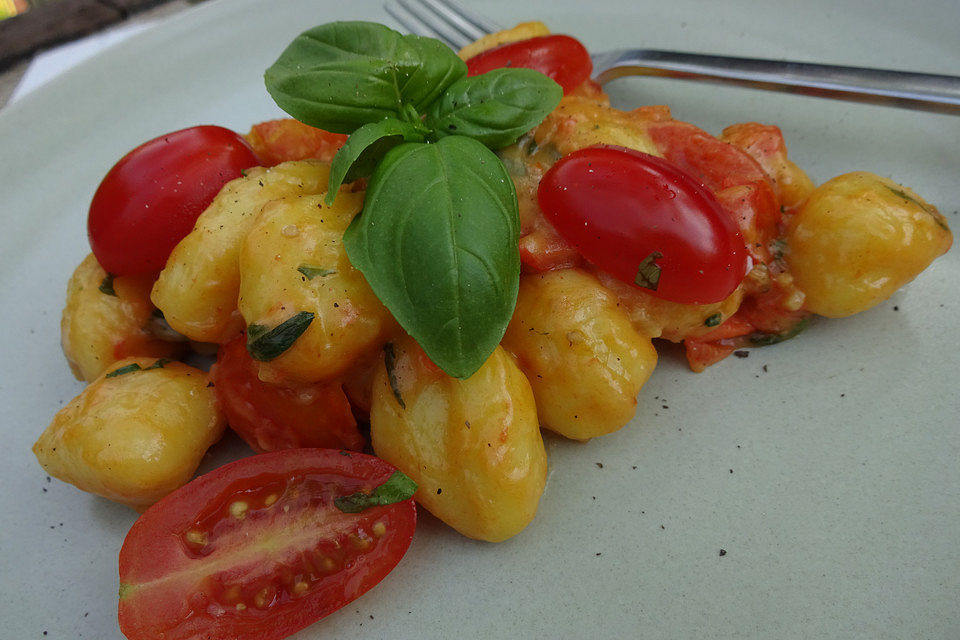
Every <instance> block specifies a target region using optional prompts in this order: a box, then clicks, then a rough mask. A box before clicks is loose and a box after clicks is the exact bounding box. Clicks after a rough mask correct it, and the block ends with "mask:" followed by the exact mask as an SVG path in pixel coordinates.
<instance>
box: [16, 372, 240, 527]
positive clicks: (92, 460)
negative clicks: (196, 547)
mask: <svg viewBox="0 0 960 640" xmlns="http://www.w3.org/2000/svg"><path fill="white" fill-rule="evenodd" d="M207 385H208V378H207V375H206V374H205V373H204V372H203V371H200V370H199V369H195V368H193V367H189V366H187V365H185V364H182V363H180V362H166V361H164V360H157V359H156V358H128V359H125V360H121V361H119V362H116V363H114V364H113V365H112V366H111V367H109V369H108V370H107V371H106V372H104V374H103V375H101V376H100V377H99V378H97V379H96V380H95V381H93V382H92V383H91V384H90V385H89V386H87V388H86V389H84V390H83V392H82V393H81V394H80V395H79V396H77V397H76V398H74V399H73V400H72V401H71V402H70V404H68V405H67V406H66V407H64V408H63V409H61V410H60V412H59V413H57V415H56V416H55V417H54V418H53V422H51V423H50V426H49V427H47V429H46V431H44V432H43V435H41V436H40V439H39V440H37V442H36V444H34V445H33V453H34V454H35V455H36V456H37V460H39V461H40V464H41V466H43V468H44V469H46V471H47V473H49V474H50V475H51V476H54V477H56V478H59V479H60V480H63V481H64V482H69V483H70V484H73V485H75V486H76V487H77V488H79V489H82V490H84V491H89V492H91V493H95V494H97V495H101V496H103V497H105V498H109V499H110V500H114V501H116V502H121V503H123V504H126V505H129V506H131V507H133V508H135V509H137V510H139V511H142V510H144V509H146V508H147V507H148V506H150V505H151V504H153V503H154V502H156V501H157V500H159V499H160V498H162V497H164V496H165V495H167V494H168V493H170V492H171V491H173V490H174V489H176V488H177V487H180V486H181V485H183V484H186V483H187V482H188V481H189V480H190V479H191V478H192V477H193V474H194V472H195V471H196V469H197V466H198V465H199V464H200V460H201V459H202V458H203V455H204V453H206V451H207V449H208V448H209V447H210V445H212V444H213V443H214V442H216V441H217V440H219V439H220V436H221V435H222V434H223V430H224V426H225V422H224V419H223V417H222V416H221V414H220V412H219V410H218V409H217V405H216V400H215V398H214V393H213V389H211V388H209V387H208V386H207Z"/></svg>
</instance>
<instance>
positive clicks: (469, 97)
mask: <svg viewBox="0 0 960 640" xmlns="http://www.w3.org/2000/svg"><path fill="white" fill-rule="evenodd" d="M562 97H563V89H562V88H561V87H560V85H559V84H557V83H556V82H554V81H553V80H551V79H550V78H548V77H547V76H545V75H543V74H542V73H540V72H539V71H534V70H532V69H521V68H512V69H496V70H494V71H490V72H488V73H484V74H483V75H479V76H473V77H470V78H463V79H461V80H458V81H457V82H455V83H454V84H453V85H451V86H450V88H449V89H447V90H446V92H445V93H444V94H443V95H442V96H441V97H440V99H439V100H437V101H436V102H435V103H433V105H432V106H431V107H430V109H429V110H428V111H427V114H426V119H425V120H424V123H425V124H426V125H427V126H428V127H430V128H431V129H433V130H434V131H435V132H436V135H437V136H447V135H464V136H470V137H471V138H474V139H475V140H479V141H480V142H482V143H483V144H485V145H487V146H488V147H490V148H491V149H500V148H501V147H506V146H507V145H511V144H513V143H514V142H516V141H517V140H518V139H519V138H520V136H522V135H523V134H525V133H526V132H527V131H529V130H530V129H532V128H533V127H535V126H537V125H538V124H540V123H541V122H542V121H543V119H544V118H545V117H547V114H549V113H550V112H551V111H553V110H554V108H556V106H557V105H558V104H559V103H560V99H561V98H562Z"/></svg>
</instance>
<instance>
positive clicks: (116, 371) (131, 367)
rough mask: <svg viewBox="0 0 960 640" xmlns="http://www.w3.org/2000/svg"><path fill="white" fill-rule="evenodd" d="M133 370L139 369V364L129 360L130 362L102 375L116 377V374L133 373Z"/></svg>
mask: <svg viewBox="0 0 960 640" xmlns="http://www.w3.org/2000/svg"><path fill="white" fill-rule="evenodd" d="M134 371H140V365H139V364H137V363H136V362H131V363H130V364H128V365H126V366H124V367H120V368H119V369H114V370H113V371H111V372H110V373H108V374H107V375H105V376H103V377H104V378H116V377H117V376H122V375H124V374H127V373H133V372H134Z"/></svg>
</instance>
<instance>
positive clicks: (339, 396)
mask: <svg viewBox="0 0 960 640" xmlns="http://www.w3.org/2000/svg"><path fill="white" fill-rule="evenodd" d="M246 344H247V338H246V334H241V335H239V336H238V337H236V338H234V339H233V340H231V341H230V342H228V343H227V344H225V345H223V346H222V347H220V350H219V351H218V352H217V362H216V364H214V365H213V367H211V369H210V379H211V380H212V381H213V383H214V391H216V394H217V401H218V402H219V404H220V408H221V409H222V410H223V412H224V414H225V415H226V416H227V422H229V423H230V427H231V428H232V429H233V430H234V431H236V432H237V433H238V434H240V437H242V438H243V439H244V440H245V441H246V442H247V444H249V445H250V447H251V448H252V449H253V450H254V451H256V452H258V453H263V452H265V451H276V450H278V449H296V448H299V447H324V448H333V449H340V448H343V449H353V450H356V451H359V450H361V449H363V443H364V439H363V436H361V435H360V432H359V431H358V430H357V421H356V420H355V419H354V417H353V412H352V411H351V409H350V402H349V401H348V400H347V396H346V394H345V393H344V392H343V387H342V385H340V384H310V385H296V386H290V387H281V386H277V385H273V384H269V383H266V382H262V381H261V380H260V378H259V377H258V375H257V372H258V370H259V366H258V363H257V362H255V361H254V359H253V358H251V357H250V354H249V353H248V352H247V347H246Z"/></svg>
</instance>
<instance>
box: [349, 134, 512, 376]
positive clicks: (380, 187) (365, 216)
mask: <svg viewBox="0 0 960 640" xmlns="http://www.w3.org/2000/svg"><path fill="white" fill-rule="evenodd" d="M519 232H520V223H519V214H518V211H517V196H516V192H515V191H514V187H513V182H512V181H511V179H510V176H509V175H508V174H507V172H506V169H504V167H503V164H502V163H501V162H500V160H499V158H497V157H496V156H495V155H494V154H493V152H492V151H490V150H489V149H487V148H486V147H485V146H483V145H482V144H480V143H479V142H477V141H476V140H473V139H471V138H467V137H465V136H449V137H446V138H442V139H441V140H440V141H439V142H437V143H435V144H422V143H405V144H402V145H400V146H398V147H394V148H393V149H391V150H390V151H389V152H388V153H387V155H386V156H385V157H384V159H383V161H382V162H381V163H380V165H379V166H378V167H377V169H376V171H374V173H373V176H372V177H371V178H370V184H369V187H368V188H367V194H366V201H365V205H364V209H363V212H362V213H361V215H359V216H358V217H356V218H354V220H353V222H352V223H351V224H350V226H349V227H348V228H347V231H346V233H345V234H344V246H345V247H346V250H347V256H348V257H349V258H350V261H351V262H352V263H353V265H354V266H355V267H356V268H358V269H359V270H360V271H361V272H362V273H363V274H364V276H365V277H366V279H367V282H369V283H370V286H371V288H372V289H373V291H374V293H375V294H376V295H377V297H378V298H379V299H380V301H381V302H383V304H384V305H385V306H386V307H387V308H388V309H389V310H390V311H391V313H393V316H394V317H395V318H396V319H397V320H398V321H399V323H400V325H401V326H402V327H403V328H404V329H405V330H406V331H407V333H409V334H410V335H411V336H413V338H414V339H415V340H417V342H419V343H420V346H421V347H423V350H424V351H425V352H426V353H427V356H429V358H430V359H431V360H432V361H433V362H434V363H436V364H437V366H439V367H440V368H441V369H443V370H444V371H445V372H446V373H448V374H449V375H451V376H455V377H458V378H466V377H468V376H470V375H471V374H473V373H474V372H475V371H476V370H477V369H479V368H480V365H482V364H483V363H484V362H485V361H486V359H487V357H489V355H490V354H491V353H492V352H493V350H494V349H495V348H496V346H497V344H499V342H500V339H501V338H502V337H503V334H504V332H505V331H506V327H507V323H508V322H509V321H510V316H511V315H512V314H513V309H514V306H515V305H516V300H517V289H518V287H519V281H520V254H519V249H518V245H517V242H518V238H519Z"/></svg>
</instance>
